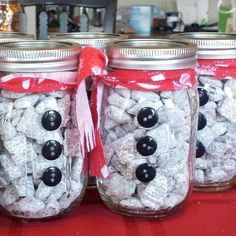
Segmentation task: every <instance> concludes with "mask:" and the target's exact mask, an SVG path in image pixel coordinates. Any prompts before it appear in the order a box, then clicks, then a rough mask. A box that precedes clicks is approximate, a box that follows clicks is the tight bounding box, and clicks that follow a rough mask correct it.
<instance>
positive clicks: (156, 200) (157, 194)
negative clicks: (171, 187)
mask: <svg viewBox="0 0 236 236" xmlns="http://www.w3.org/2000/svg"><path fill="white" fill-rule="evenodd" d="M167 189H168V179H167V178H166V177H165V176H164V175H162V174H160V173H158V172H157V173H156V176H155V178H154V179H153V180H152V181H151V182H149V183H148V184H147V187H146V188H145V189H144V190H143V192H140V201H141V203H142V204H143V205H144V206H146V207H149V208H151V209H155V210H158V209H159V208H160V207H161V206H162V205H163V203H164V200H165V198H166V197H167V192H168V191H167Z"/></svg>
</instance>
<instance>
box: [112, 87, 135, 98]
mask: <svg viewBox="0 0 236 236" xmlns="http://www.w3.org/2000/svg"><path fill="white" fill-rule="evenodd" d="M115 92H116V93H118V94H119V95H121V96H122V97H124V98H130V97H131V90H130V89H127V88H115Z"/></svg>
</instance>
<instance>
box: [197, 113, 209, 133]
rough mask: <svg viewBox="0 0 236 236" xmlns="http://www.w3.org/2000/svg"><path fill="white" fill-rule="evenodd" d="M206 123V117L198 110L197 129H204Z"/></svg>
mask: <svg viewBox="0 0 236 236" xmlns="http://www.w3.org/2000/svg"><path fill="white" fill-rule="evenodd" d="M206 124H207V119H206V117H205V116H204V115H203V114H202V113H201V112H200V113H199V115H198V126H197V129H198V130H201V129H204V128H205V126H206Z"/></svg>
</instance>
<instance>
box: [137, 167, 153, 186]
mask: <svg viewBox="0 0 236 236" xmlns="http://www.w3.org/2000/svg"><path fill="white" fill-rule="evenodd" d="M135 175H136V178H137V179H138V180H140V181H141V182H144V183H147V182H150V181H152V180H153V179H154V178H155V176H156V170H155V168H154V167H152V166H151V165H149V164H147V163H144V164H141V165H139V166H138V167H137V169H136V171H135Z"/></svg>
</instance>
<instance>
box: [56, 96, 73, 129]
mask: <svg viewBox="0 0 236 236" xmlns="http://www.w3.org/2000/svg"><path fill="white" fill-rule="evenodd" d="M57 101H58V112H59V113H60V115H61V118H62V127H64V126H66V124H67V122H68V121H69V120H70V114H69V113H70V108H71V100H70V95H69V94H67V95H66V96H65V97H63V98H62V99H59V100H57Z"/></svg>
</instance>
